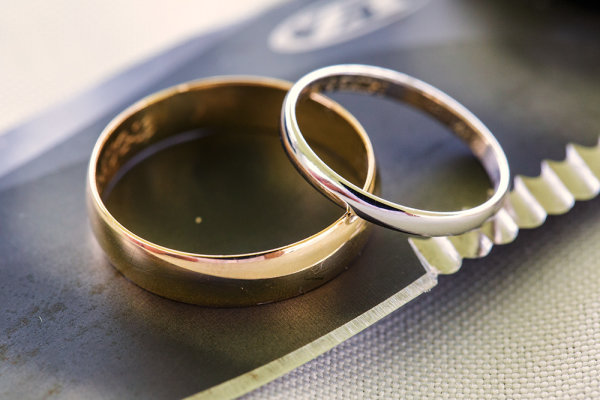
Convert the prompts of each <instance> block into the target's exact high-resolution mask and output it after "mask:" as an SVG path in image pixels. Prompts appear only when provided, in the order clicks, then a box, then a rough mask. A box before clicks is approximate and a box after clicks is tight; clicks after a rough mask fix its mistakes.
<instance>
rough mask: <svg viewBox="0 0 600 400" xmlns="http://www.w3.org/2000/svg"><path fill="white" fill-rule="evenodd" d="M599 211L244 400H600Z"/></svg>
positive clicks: (539, 234) (583, 214) (587, 212)
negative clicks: (331, 399) (339, 399)
mask: <svg viewBox="0 0 600 400" xmlns="http://www.w3.org/2000/svg"><path fill="white" fill-rule="evenodd" d="M598 243H600V199H596V200H593V201H590V202H587V203H578V204H577V205H576V206H575V208H574V209H573V211H571V212H570V213H569V214H567V215H563V216H559V217H551V218H550V219H549V220H548V221H547V222H546V224H545V225H544V226H542V227H541V228H538V229H536V230H532V231H522V232H521V233H520V236H519V237H518V238H517V241H516V242H515V243H513V244H510V245H506V246H497V247H495V248H494V249H493V251H492V253H491V255H489V256H488V259H487V260H485V264H486V267H485V268H480V267H479V266H478V262H477V261H470V262H469V261H467V262H466V263H465V265H463V268H462V269H461V270H460V271H459V272H458V273H457V274H455V275H452V276H441V277H440V279H439V284H438V286H437V287H435V288H434V289H433V290H432V291H431V292H430V293H426V294H423V295H421V296H420V297H419V298H418V299H417V300H415V301H413V302H412V303H409V304H408V305H407V306H405V307H403V308H401V309H400V310H398V311H396V312H394V313H393V314H391V315H390V316H388V317H387V318H385V319H384V320H382V321H380V322H379V323H377V324H375V325H374V326H372V327H370V328H368V329H366V330H365V331H363V332H362V333H360V334H358V335H356V336H355V337H353V338H352V339H350V340H348V341H346V342H344V343H342V344H341V345H339V346H337V347H336V348H334V349H332V350H331V351H329V352H327V353H325V354H323V355H322V356H320V357H318V358H317V359H315V360H313V361H311V362H309V363H308V364H305V365H303V366H302V367H300V368H298V369H296V370H294V371H293V372H291V373H289V374H288V375H285V376H283V377H281V378H279V379H277V380H275V381H273V382H271V383H269V384H267V385H265V386H263V387H262V388H260V389H258V390H256V391H254V392H252V393H250V394H249V395H247V396H245V398H246V399H290V398H294V399H314V398H381V399H389V398H395V399H440V398H442V399H598V398H600V377H599V375H600V296H599V290H600V262H599V259H600V247H599V246H598Z"/></svg>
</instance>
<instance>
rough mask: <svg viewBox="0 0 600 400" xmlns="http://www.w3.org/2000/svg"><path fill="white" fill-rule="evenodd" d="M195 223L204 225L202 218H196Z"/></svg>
mask: <svg viewBox="0 0 600 400" xmlns="http://www.w3.org/2000/svg"><path fill="white" fill-rule="evenodd" d="M194 222H195V223H197V224H200V223H202V217H196V218H195V219H194Z"/></svg>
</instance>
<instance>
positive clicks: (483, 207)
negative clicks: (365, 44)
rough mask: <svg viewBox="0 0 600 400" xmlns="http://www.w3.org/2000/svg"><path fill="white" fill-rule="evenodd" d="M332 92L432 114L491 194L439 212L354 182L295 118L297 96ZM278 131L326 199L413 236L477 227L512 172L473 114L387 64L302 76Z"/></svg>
mask: <svg viewBox="0 0 600 400" xmlns="http://www.w3.org/2000/svg"><path fill="white" fill-rule="evenodd" d="M331 91H354V92H365V93H368V94H371V95H377V96H386V97H390V98H392V99H395V100H398V101H401V102H405V103H407V104H410V105H412V106H413V107H415V108H418V109H421V110H423V111H425V112H427V113H429V114H431V115H432V116H433V117H434V118H436V119H437V120H439V121H440V122H442V123H443V124H444V125H446V126H448V127H449V128H450V129H451V130H452V132H454V134H456V136H458V137H459V138H460V139H461V140H463V141H464V142H465V143H466V144H467V145H468V146H469V148H470V149H471V151H472V152H473V153H474V154H475V156H476V157H477V158H478V159H479V160H480V162H481V163H482V165H483V167H484V169H485V171H486V172H487V174H488V176H489V179H490V181H491V183H492V185H493V190H494V192H493V194H492V196H491V197H490V198H489V199H488V200H487V201H485V202H484V203H482V204H480V205H478V206H476V207H474V208H470V209H466V210H460V211H449V212H438V211H428V210H420V209H416V208H411V207H407V206H403V205H400V204H397V203H393V202H391V201H388V200H385V199H382V198H380V197H378V196H376V195H374V194H372V193H369V192H367V191H365V190H363V189H362V188H360V187H358V186H356V185H354V184H352V183H351V182H349V181H348V180H346V179H345V178H344V177H342V176H340V175H339V174H337V173H336V172H335V171H333V170H332V169H331V168H330V167H329V166H328V165H327V164H326V163H325V162H324V161H323V160H321V159H320V158H319V157H318V156H317V154H316V153H315V152H314V151H313V150H312V149H311V147H310V146H309V145H308V143H307V141H306V140H305V138H304V136H303V135H302V132H301V130H300V127H299V126H298V121H297V119H296V105H297V103H298V101H299V99H300V98H301V97H303V96H306V95H309V94H310V93H312V92H331ZM281 133H282V138H283V144H284V147H285V149H286V151H287V153H288V155H289V156H290V158H291V160H292V162H293V163H294V164H295V165H296V167H297V168H298V170H299V171H300V172H301V173H302V174H303V175H304V176H305V177H306V178H307V179H308V180H309V181H310V182H311V183H312V184H313V185H314V186H316V187H317V188H318V189H319V190H321V191H322V192H323V193H324V194H326V195H327V196H328V197H329V198H331V199H332V200H334V201H335V202H336V203H338V204H340V205H342V206H344V207H346V206H348V207H350V208H351V209H352V210H353V211H354V212H355V213H356V214H357V215H358V216H360V217H362V218H364V219H367V220H369V221H372V222H374V223H376V224H379V225H382V226H385V227H388V228H392V229H396V230H398V231H402V232H405V233H409V234H413V235H419V236H445V235H455V234H460V233H464V232H467V231H469V230H472V229H475V228H477V227H479V226H481V225H482V224H483V223H484V222H485V221H486V220H487V219H488V218H490V217H491V216H492V215H494V214H495V213H496V212H497V211H498V209H499V208H500V207H501V206H502V203H503V199H504V197H505V195H506V193H507V191H508V187H509V182H510V171H509V167H508V162H507V160H506V156H505V154H504V151H503V150H502V147H501V146H500V144H499V143H498V141H497V140H496V138H495V137H494V135H493V134H492V133H491V132H490V131H489V130H488V129H487V128H486V127H485V125H484V124H483V123H482V122H481V121H480V120H479V119H478V118H477V117H475V116H474V115H473V114H472V113H471V112H470V111H468V110H467V109H466V108H465V107H463V106H462V105H461V104H459V103H458V102H457V101H456V100H454V99H452V98H451V97H449V96H448V95H446V94H445V93H443V92H442V91H440V90H438V89H436V88H434V87H433V86H431V85H428V84H427V83H425V82H422V81H420V80H418V79H416V78H413V77H411V76H408V75H406V74H402V73H400V72H396V71H392V70H389V69H385V68H380V67H374V66H366V65H335V66H330V67H325V68H321V69H318V70H316V71H313V72H311V73H309V74H307V75H305V76H304V77H302V78H301V79H300V80H299V81H298V82H296V83H295V84H294V86H293V87H292V88H291V89H290V91H289V92H288V94H287V95H286V97H285V100H284V103H283V108H282V111H281ZM322 134H323V135H326V134H327V132H323V133H322Z"/></svg>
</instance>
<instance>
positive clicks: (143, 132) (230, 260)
mask: <svg viewBox="0 0 600 400" xmlns="http://www.w3.org/2000/svg"><path fill="white" fill-rule="evenodd" d="M290 87H291V84H290V83H288V82H285V81H280V80H273V79H265V78H215V79H208V80H202V81H196V82H192V83H186V84H182V85H179V86H175V87H173V88H170V89H166V90H164V91H161V92H159V93H157V94H154V95H151V96H149V97H147V98H145V99H143V100H141V101H139V102H138V103H136V104H134V105H133V106H131V107H130V108H128V109H127V110H125V111H123V112H122V113H121V114H120V115H118V116H117V117H116V118H115V119H114V120H113V121H112V122H111V123H110V124H109V125H108V126H107V127H106V128H105V129H104V131H103V132H102V134H101V135H100V137H99V139H98V141H97V143H96V145H95V147H94V150H93V152H92V156H91V160H90V165H89V171H88V183H87V203H88V213H89V216H90V221H91V226H92V230H93V232H94V233H95V235H96V238H97V240H98V242H99V243H100V245H101V247H102V248H103V249H104V251H105V252H106V254H107V256H108V259H109V260H110V262H111V263H112V264H113V265H114V266H115V267H116V268H117V269H119V270H120V271H121V272H122V273H123V274H124V275H125V276H126V277H127V278H129V279H130V280H131V281H133V282H135V283H136V284H138V285H139V286H141V287H143V288H145V289H147V290H149V291H151V292H154V293H156V294H159V295H161V296H164V297H167V298H170V299H174V300H178V301H182V302H186V303H193V304H201V305H208V306H240V305H252V304H260V303H267V302H272V301H277V300H281V299H285V298H288V297H292V296H295V295H298V294H301V293H304V292H306V291H308V290H310V289H313V288H315V287H317V286H319V285H321V284H323V283H324V282H326V281H327V280H329V279H331V278H333V277H334V276H336V275H337V274H338V273H340V272H341V271H342V270H343V269H344V268H345V267H347V265H348V263H349V262H350V261H351V260H352V259H353V258H354V257H355V256H356V255H357V254H358V253H359V251H360V250H361V249H362V247H363V245H364V244H365V242H366V238H367V233H368V230H369V229H368V228H369V223H368V222H366V221H365V220H363V219H361V218H358V217H357V216H356V215H355V214H354V213H353V212H351V211H349V210H346V211H345V212H343V214H342V215H341V216H340V217H339V219H337V220H336V221H335V222H334V223H332V224H331V225H329V226H327V227H326V228H325V229H323V230H322V231H320V232H317V233H315V234H314V235H312V236H310V237H307V238H305V239H303V240H300V241H298V242H295V243H292V244H289V245H286V246H283V247H278V248H274V249H269V250H265V251H259V252H254V253H246V254H225V255H223V254H218V255H210V254H195V253H189V252H184V251H179V250H177V249H171V248H167V247H164V246H161V245H159V244H156V243H152V242H150V241H148V240H146V239H144V238H143V237H140V236H138V235H136V234H135V233H134V232H132V231H131V230H130V229H129V228H128V227H126V226H123V225H122V224H121V223H120V222H119V221H118V220H117V219H116V218H115V217H114V216H113V215H111V213H110V211H109V210H108V209H107V207H106V205H105V203H104V197H103V196H104V195H105V194H106V192H107V189H108V188H109V185H110V184H111V182H112V181H113V180H114V179H115V177H116V176H117V174H118V173H119V171H120V170H121V168H122V167H123V166H124V165H125V164H126V163H127V162H128V161H129V162H130V161H131V160H132V158H134V157H135V156H136V155H139V154H140V152H142V151H143V150H144V149H147V148H148V147H149V146H151V145H153V144H156V143H158V142H160V141H162V140H164V139H166V138H169V137H172V136H174V135H176V134H178V133H182V132H186V131H190V130H194V129H200V128H203V127H218V128H227V129H240V131H243V130H244V128H247V127H257V128H264V129H266V130H268V131H270V132H272V135H273V136H277V135H279V132H278V129H279V114H280V110H281V105H282V102H283V99H284V97H285V95H286V93H287V91H288V90H289V89H290ZM298 107H299V110H301V112H299V115H301V116H302V119H301V120H300V121H299V123H300V124H301V125H302V129H303V130H302V131H303V134H304V136H305V137H306V138H307V140H309V141H311V143H312V146H313V148H315V147H319V148H321V149H323V151H324V153H323V154H331V157H333V158H339V159H342V160H343V161H344V162H345V163H346V164H347V165H349V166H350V167H351V169H352V171H354V175H356V179H355V181H356V182H357V183H358V184H359V185H360V186H361V187H362V189H364V190H366V191H368V192H373V191H374V187H375V157H374V154H373V149H372V147H371V143H370V141H369V138H368V136H367V134H366V133H365V131H364V130H363V128H362V127H361V125H360V124H359V123H358V122H357V121H356V120H355V119H354V117H352V115H350V114H349V113H348V112H347V111H345V110H344V109H343V108H342V107H341V106H339V105H338V104H337V103H335V102H333V101H332V100H330V99H328V98H326V97H324V96H322V95H319V94H315V95H311V96H310V98H308V99H306V101H303V102H300V103H299V104H298ZM323 131H327V132H328V135H322V134H321V133H322V132H323ZM282 151H283V149H282ZM322 156H323V155H322ZM242 201H244V200H243V198H240V202H242ZM324 201H326V200H324ZM301 217H302V216H299V217H298V218H301ZM240 223H243V221H240ZM257 234H260V232H258V233H257Z"/></svg>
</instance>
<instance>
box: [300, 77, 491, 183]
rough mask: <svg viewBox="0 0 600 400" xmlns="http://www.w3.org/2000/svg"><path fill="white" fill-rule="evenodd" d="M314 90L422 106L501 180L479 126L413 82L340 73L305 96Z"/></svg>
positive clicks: (314, 85)
mask: <svg viewBox="0 0 600 400" xmlns="http://www.w3.org/2000/svg"><path fill="white" fill-rule="evenodd" d="M311 91H317V92H323V93H327V92H335V91H342V92H358V93H365V94H370V95H375V96H385V97H388V98H390V99H393V100H396V101H400V102H402V103H406V104H408V105H410V106H412V107H414V108H416V109H418V110H421V111H423V112H425V113H427V114H429V115H430V116H432V117H433V118H435V119H436V120H437V121H439V122H440V123H442V124H443V125H445V126H447V127H448V128H449V129H450V130H451V131H452V132H453V133H454V134H455V135H456V136H457V137H458V138H460V139H461V140H462V141H463V142H465V143H466V144H467V145H468V146H469V148H470V149H471V151H472V152H473V154H475V156H477V158H479V160H480V161H481V163H482V165H483V167H484V169H485V170H486V172H487V174H488V176H489V178H490V181H491V183H492V185H493V186H494V187H497V185H498V184H499V181H500V174H499V171H498V169H497V165H498V160H496V158H495V155H494V154H493V153H491V152H490V149H489V146H488V143H486V142H485V140H484V139H483V137H482V136H481V135H479V134H478V133H477V130H476V128H475V127H474V126H473V125H472V124H471V122H470V121H468V120H466V119H465V117H464V116H462V115H460V114H459V113H458V112H456V111H455V110H453V109H451V108H450V107H448V106H447V105H446V104H444V103H443V102H441V101H440V100H439V99H436V98H432V97H430V96H428V95H427V94H424V93H422V92H420V91H419V90H417V89H415V88H413V87H410V86H404V85H400V84H396V83H393V82H390V81H388V80H385V79H381V78H378V77H373V76H359V75H357V76H344V75H339V76H329V77H324V78H321V79H317V80H315V81H314V82H312V83H311V84H310V85H309V86H308V87H307V88H306V89H305V91H304V96H302V97H306V95H307V94H308V93H310V92H311ZM298 114H299V113H298Z"/></svg>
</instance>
